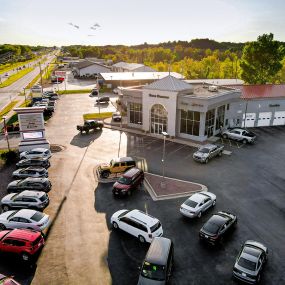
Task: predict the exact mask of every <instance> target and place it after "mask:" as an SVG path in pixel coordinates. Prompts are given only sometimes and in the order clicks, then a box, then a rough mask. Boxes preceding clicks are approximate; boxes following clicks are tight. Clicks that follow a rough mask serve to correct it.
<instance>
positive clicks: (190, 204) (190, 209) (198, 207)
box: [180, 191, 216, 218]
mask: <svg viewBox="0 0 285 285" xmlns="http://www.w3.org/2000/svg"><path fill="white" fill-rule="evenodd" d="M215 205H216V195H215V194H213V193H211V192H206V191H203V192H200V193H195V194H194V195H192V196H191V197H189V198H188V199H187V200H186V201H185V202H184V203H183V204H182V205H181V206H180V213H181V214H182V215H183V216H186V217H188V218H195V217H198V218H200V217H201V216H202V213H203V212H205V211H206V210H208V209H209V208H210V207H214V206H215Z"/></svg>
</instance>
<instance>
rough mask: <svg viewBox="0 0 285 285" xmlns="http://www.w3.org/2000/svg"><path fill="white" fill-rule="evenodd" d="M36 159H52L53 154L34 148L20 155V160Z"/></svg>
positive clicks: (46, 150) (44, 149)
mask: <svg viewBox="0 0 285 285" xmlns="http://www.w3.org/2000/svg"><path fill="white" fill-rule="evenodd" d="M35 157H41V158H50V157H51V152H50V150H49V149H46V148H40V147H39V148H34V149H32V150H27V151H23V152H21V154H20V159H26V158H35Z"/></svg>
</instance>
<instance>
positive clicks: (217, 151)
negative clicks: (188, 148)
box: [193, 144, 224, 163]
mask: <svg viewBox="0 0 285 285" xmlns="http://www.w3.org/2000/svg"><path fill="white" fill-rule="evenodd" d="M223 150H224V146H223V145H217V144H206V145H204V146H202V147H200V148H199V149H198V150H197V151H196V152H194V154H193V159H194V160H195V161H199V162H203V163H208V162H209V160H210V159H211V158H213V157H215V156H222V154H223Z"/></svg>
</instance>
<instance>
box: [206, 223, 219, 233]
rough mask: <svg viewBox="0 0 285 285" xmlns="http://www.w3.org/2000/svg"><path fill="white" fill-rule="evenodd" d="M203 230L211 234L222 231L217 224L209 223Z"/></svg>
mask: <svg viewBox="0 0 285 285" xmlns="http://www.w3.org/2000/svg"><path fill="white" fill-rule="evenodd" d="M203 229H204V230H206V231H207V232H209V233H212V234H216V233H218V231H219V229H220V226H219V225H217V224H215V223H213V222H207V223H206V224H205V225H204V227H203Z"/></svg>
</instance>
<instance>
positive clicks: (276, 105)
mask: <svg viewBox="0 0 285 285" xmlns="http://www.w3.org/2000/svg"><path fill="white" fill-rule="evenodd" d="M269 107H280V104H269Z"/></svg>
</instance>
